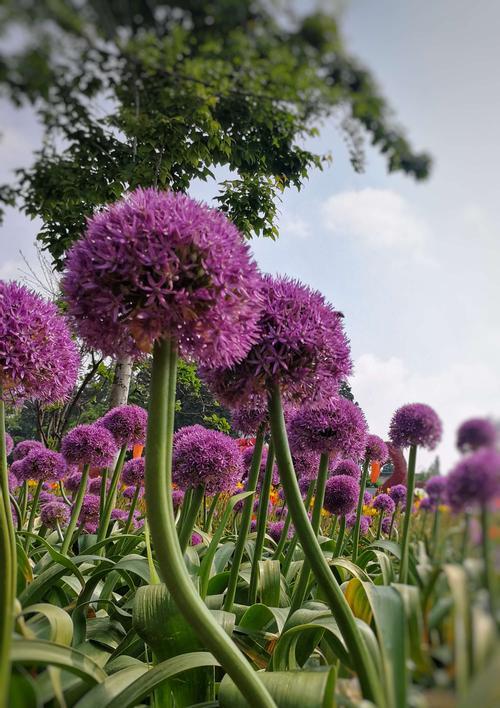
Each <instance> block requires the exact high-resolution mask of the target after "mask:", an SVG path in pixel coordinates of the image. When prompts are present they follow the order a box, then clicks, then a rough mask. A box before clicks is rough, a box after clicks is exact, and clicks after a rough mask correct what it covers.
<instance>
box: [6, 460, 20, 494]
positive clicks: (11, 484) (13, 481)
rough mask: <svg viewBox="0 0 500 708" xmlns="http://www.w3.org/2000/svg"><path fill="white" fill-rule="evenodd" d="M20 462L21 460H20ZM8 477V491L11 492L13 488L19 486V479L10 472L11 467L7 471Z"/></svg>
mask: <svg viewBox="0 0 500 708" xmlns="http://www.w3.org/2000/svg"><path fill="white" fill-rule="evenodd" d="M21 464H22V462H21ZM8 478H9V492H13V491H14V489H17V487H19V480H18V479H17V477H16V475H15V474H14V473H13V472H12V467H11V468H10V470H9V471H8Z"/></svg>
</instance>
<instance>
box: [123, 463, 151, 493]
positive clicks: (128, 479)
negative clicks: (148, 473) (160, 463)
mask: <svg viewBox="0 0 500 708" xmlns="http://www.w3.org/2000/svg"><path fill="white" fill-rule="evenodd" d="M145 468H146V461H145V459H144V457H137V458H136V459H135V460H128V462H126V463H125V464H124V465H123V470H122V482H123V484H126V485H127V486H128V487H129V486H130V487H132V486H133V487H137V485H141V486H143V485H144V472H145Z"/></svg>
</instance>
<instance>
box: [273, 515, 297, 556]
mask: <svg viewBox="0 0 500 708" xmlns="http://www.w3.org/2000/svg"><path fill="white" fill-rule="evenodd" d="M283 508H284V507H283ZM280 518H281V515H280ZM291 525H292V518H291V516H290V514H287V515H286V519H285V523H284V524H283V531H282V532H281V536H280V540H279V542H278V545H277V546H276V550H275V551H274V553H273V556H272V557H273V560H279V559H280V558H281V554H282V553H283V549H284V547H285V543H286V542H287V540H288V532H289V530H290V526H291Z"/></svg>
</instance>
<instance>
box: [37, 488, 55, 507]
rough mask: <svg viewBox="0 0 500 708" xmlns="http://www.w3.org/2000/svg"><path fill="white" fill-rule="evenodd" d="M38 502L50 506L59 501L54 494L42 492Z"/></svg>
mask: <svg viewBox="0 0 500 708" xmlns="http://www.w3.org/2000/svg"><path fill="white" fill-rule="evenodd" d="M38 501H39V502H40V504H50V503H51V502H53V501H59V500H58V499H57V498H56V497H55V496H54V495H53V494H51V493H50V492H44V491H41V492H40V496H39V497H38Z"/></svg>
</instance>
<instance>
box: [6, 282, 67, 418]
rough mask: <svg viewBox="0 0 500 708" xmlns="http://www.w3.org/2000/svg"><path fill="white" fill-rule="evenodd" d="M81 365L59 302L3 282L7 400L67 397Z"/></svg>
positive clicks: (43, 400) (41, 399)
mask: <svg viewBox="0 0 500 708" xmlns="http://www.w3.org/2000/svg"><path fill="white" fill-rule="evenodd" d="M79 365H80V357H79V355H78V351H77V348H76V345H75V344H74V342H73V341H72V339H71V336H70V333H69V330H68V328H67V325H66V323H65V321H64V319H63V318H62V316H61V315H60V314H59V312H58V310H57V307H56V306H55V305H53V304H52V303H51V302H46V301H45V300H43V299H42V298H41V297H40V296H39V295H37V294H35V293H33V292H31V291H30V290H29V289H28V288H25V287H24V286H22V285H18V284H17V283H6V282H5V281H0V382H1V383H2V387H3V391H4V397H5V398H6V400H8V401H10V402H12V403H14V404H16V405H17V404H20V403H22V402H23V401H24V400H27V399H36V400H38V401H41V402H42V403H54V402H56V401H61V400H64V399H65V398H66V396H67V395H68V393H69V391H70V390H71V389H72V388H73V386H74V385H75V382H76V377H77V375H78V368H79Z"/></svg>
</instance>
